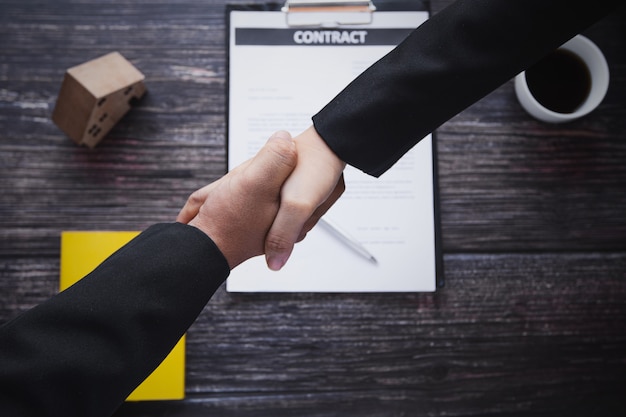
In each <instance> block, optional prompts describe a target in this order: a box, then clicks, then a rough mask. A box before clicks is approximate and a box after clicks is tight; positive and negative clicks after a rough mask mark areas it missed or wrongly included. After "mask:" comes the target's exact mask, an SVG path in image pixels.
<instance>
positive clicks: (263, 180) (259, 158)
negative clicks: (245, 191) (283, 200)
mask: <svg viewBox="0 0 626 417" xmlns="http://www.w3.org/2000/svg"><path fill="white" fill-rule="evenodd" d="M296 164H297V153H296V145H295V143H294V141H293V140H292V139H291V135H290V134H289V133H288V132H286V131H284V130H280V131H278V132H275V133H274V134H273V135H272V136H270V138H269V139H268V140H267V142H266V143H265V145H264V146H263V148H261V150H260V151H259V152H258V153H257V154H256V155H255V156H254V158H252V160H251V161H249V164H247V166H246V176H247V177H248V178H249V179H250V180H251V181H254V183H255V184H256V188H257V191H258V192H257V193H256V194H258V196H259V198H264V199H267V200H271V201H279V200H280V188H281V187H282V185H283V183H284V182H285V180H286V179H287V177H289V175H290V174H291V172H292V171H293V169H294V168H295V167H296Z"/></svg>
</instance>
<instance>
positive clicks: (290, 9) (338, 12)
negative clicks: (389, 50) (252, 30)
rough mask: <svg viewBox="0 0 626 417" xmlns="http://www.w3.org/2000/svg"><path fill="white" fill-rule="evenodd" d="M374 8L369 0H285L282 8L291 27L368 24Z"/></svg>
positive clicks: (370, 21)
mask: <svg viewBox="0 0 626 417" xmlns="http://www.w3.org/2000/svg"><path fill="white" fill-rule="evenodd" d="M374 10H376V7H375V6H374V3H372V1H371V0H287V1H286V3H285V5H284V6H283V8H282V11H283V12H284V13H285V16H286V20H287V25H288V26H291V27H294V26H295V27H304V26H306V27H337V26H341V25H368V24H370V23H372V13H373V12H374Z"/></svg>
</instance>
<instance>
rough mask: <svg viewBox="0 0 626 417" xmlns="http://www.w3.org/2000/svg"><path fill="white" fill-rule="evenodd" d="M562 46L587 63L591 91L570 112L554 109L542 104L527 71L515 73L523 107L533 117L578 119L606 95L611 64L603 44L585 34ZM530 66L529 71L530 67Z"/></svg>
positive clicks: (555, 119) (517, 92)
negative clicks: (529, 83) (603, 51)
mask: <svg viewBox="0 0 626 417" xmlns="http://www.w3.org/2000/svg"><path fill="white" fill-rule="evenodd" d="M559 49H563V50H566V51H569V52H570V53H572V54H574V55H576V56H577V57H578V58H579V59H580V60H581V61H582V62H583V63H584V65H585V66H586V67H587V70H588V71H589V77H590V83H591V85H590V87H589V92H588V93H587V94H586V97H585V98H584V100H583V101H582V104H580V105H579V106H578V107H577V108H575V109H574V110H573V111H571V112H559V111H555V110H551V109H549V108H547V107H546V106H544V105H543V104H541V103H540V102H539V101H538V100H537V99H536V98H535V96H534V95H533V93H532V92H531V88H529V86H528V83H527V79H526V71H524V72H521V73H520V74H518V75H517V76H516V77H515V93H516V95H517V99H518V100H519V102H520V104H521V105H522V107H523V108H524V109H525V110H526V111H527V112H528V113H529V114H530V115H531V116H533V117H535V118H537V119H539V120H542V121H544V122H550V123H563V122H567V121H570V120H574V119H578V118H580V117H582V116H584V115H586V114H588V113H589V112H591V111H592V110H594V109H595V108H596V107H598V105H599V104H600V103H601V102H602V100H603V99H604V96H605V95H606V92H607V90H608V88H609V66H608V64H607V63H606V59H605V58H604V55H603V54H602V51H600V48H598V47H597V46H596V44H594V43H593V42H591V41H590V40H589V39H587V38H586V37H584V36H582V35H577V36H575V37H573V38H572V39H571V40H569V41H568V42H566V43H565V44H563V45H562V46H561V47H560V48H559ZM530 70H531V69H530V68H529V69H528V70H527V71H530Z"/></svg>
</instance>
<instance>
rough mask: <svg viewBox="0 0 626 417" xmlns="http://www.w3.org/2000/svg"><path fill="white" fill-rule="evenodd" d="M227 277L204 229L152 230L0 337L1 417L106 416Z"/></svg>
mask: <svg viewBox="0 0 626 417" xmlns="http://www.w3.org/2000/svg"><path fill="white" fill-rule="evenodd" d="M229 272H230V270H229V268H228V263H227V262H226V259H225V258H224V256H223V255H222V253H221V252H220V251H219V249H218V248H217V247H216V246H215V244H214V243H213V241H212V240H211V239H209V238H208V237H207V236H206V235H205V234H204V233H203V232H201V231H200V230H198V229H196V228H194V227H191V226H187V225H183V224H179V223H175V224H161V225H155V226H152V227H151V228H149V229H147V230H146V231H145V232H143V233H142V234H140V235H139V236H138V237H137V238H135V239H134V240H133V241H131V242H130V243H129V244H127V245H126V246H124V247H123V248H122V249H120V250H119V251H118V252H116V253H115V254H113V255H112V256H111V257H110V258H108V259H107V260H106V261H105V262H104V263H102V264H101V265H100V266H99V267H98V268H97V269H96V270H94V271H93V272H92V273H91V274H89V275H87V276H86V277H85V278H83V279H82V280H80V281H79V282H78V283H76V284H75V285H73V286H72V287H70V288H68V289H67V290H66V291H64V292H62V293H60V294H58V295H56V296H54V297H52V298H51V299H50V300H48V301H47V302H45V303H43V304H41V305H39V306H37V307H35V308H33V309H32V310H29V311H28V312H26V313H24V314H23V315H21V316H19V317H17V318H16V319H15V320H13V321H11V322H9V323H7V324H5V325H4V326H2V327H1V328H0V415H1V416H7V417H8V416H38V417H42V416H64V417H67V416H81V417H88V416H109V415H111V414H112V413H113V412H114V410H115V409H116V408H117V407H118V406H119V405H120V404H121V403H122V402H123V401H124V400H125V398H126V397H127V396H128V395H129V394H130V393H131V392H132V390H133V389H134V388H135V387H136V386H137V385H138V384H140V383H141V382H142V381H143V379H145V378H146V377H147V376H148V375H149V374H150V373H151V372H152V370H154V369H155V368H156V367H157V366H158V365H159V364H160V362H161V361H162V360H163V359H164V358H165V356H167V354H168V353H169V352H170V350H171V349H172V348H173V347H174V345H175V344H176V342H177V341H178V340H179V339H180V337H181V336H182V335H183V333H184V332H185V331H186V330H187V328H188V327H189V326H190V325H191V324H192V323H193V321H194V320H195V319H196V317H197V316H198V315H199V314H200V312H201V311H202V309H203V307H204V306H205V304H206V303H207V301H208V300H209V299H210V298H211V296H212V295H213V293H214V292H215V291H216V290H217V288H218V287H219V286H220V285H221V284H222V283H223V282H224V280H225V279H226V277H227V276H228V274H229Z"/></svg>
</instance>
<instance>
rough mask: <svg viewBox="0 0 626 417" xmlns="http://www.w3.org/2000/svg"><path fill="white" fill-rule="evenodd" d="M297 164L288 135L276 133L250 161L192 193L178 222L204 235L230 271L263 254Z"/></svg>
mask: <svg viewBox="0 0 626 417" xmlns="http://www.w3.org/2000/svg"><path fill="white" fill-rule="evenodd" d="M296 162H297V155H296V145H295V142H294V141H293V140H292V139H291V135H289V133H287V132H284V131H280V132H276V133H274V134H273V135H272V137H270V139H269V140H268V141H267V143H266V144H265V146H264V147H263V148H262V149H261V150H260V151H259V152H258V153H257V155H256V156H255V157H254V158H252V159H250V160H248V161H246V162H244V163H243V164H241V165H240V166H238V167H237V168H235V169H233V170H232V171H230V172H229V173H228V174H226V175H225V176H224V177H222V178H220V179H219V180H217V181H215V182H213V183H211V184H209V185H207V186H205V187H203V188H201V189H199V190H197V191H195V192H194V193H192V194H191V196H189V199H188V200H187V202H186V203H185V206H184V207H183V208H182V210H181V211H180V213H179V214H178V217H177V219H176V221H178V222H180V223H188V224H189V225H191V226H195V227H197V228H198V229H200V230H202V231H203V232H204V233H206V234H207V235H208V236H209V237H210V238H211V239H212V240H213V241H214V242H215V244H216V245H217V247H218V248H219V249H220V250H221V251H222V253H223V254H224V257H225V258H226V260H227V261H228V265H229V266H230V269H233V268H234V267H236V266H237V265H239V264H240V263H242V262H243V261H245V260H246V259H248V258H251V257H253V256H256V255H261V254H263V253H264V242H265V237H266V235H267V232H268V230H269V229H270V226H271V224H272V221H273V220H274V218H275V216H276V213H277V211H278V207H279V205H280V190H281V186H282V185H283V183H284V182H285V180H286V179H287V177H288V176H289V175H290V174H291V172H292V170H293V169H294V167H295V166H296Z"/></svg>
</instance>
